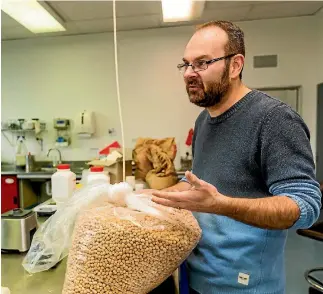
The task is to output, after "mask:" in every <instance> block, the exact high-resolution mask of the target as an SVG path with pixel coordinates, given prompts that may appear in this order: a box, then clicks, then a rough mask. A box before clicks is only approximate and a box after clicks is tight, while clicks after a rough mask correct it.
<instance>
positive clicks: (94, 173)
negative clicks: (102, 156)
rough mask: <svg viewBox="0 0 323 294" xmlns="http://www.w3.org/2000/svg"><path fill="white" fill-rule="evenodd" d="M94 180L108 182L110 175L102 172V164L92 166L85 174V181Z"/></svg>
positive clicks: (91, 181) (90, 181)
mask: <svg viewBox="0 0 323 294" xmlns="http://www.w3.org/2000/svg"><path fill="white" fill-rule="evenodd" d="M96 181H100V182H106V183H108V184H110V177H109V176H108V175H107V174H106V172H104V168H103V166H92V167H91V168H90V171H89V173H88V176H87V183H88V184H90V183H93V182H96Z"/></svg>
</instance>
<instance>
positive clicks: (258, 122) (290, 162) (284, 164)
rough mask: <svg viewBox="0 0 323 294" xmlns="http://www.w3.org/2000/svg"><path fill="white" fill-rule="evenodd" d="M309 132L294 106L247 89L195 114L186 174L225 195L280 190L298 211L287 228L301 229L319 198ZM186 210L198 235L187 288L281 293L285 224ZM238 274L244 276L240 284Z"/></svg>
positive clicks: (314, 211)
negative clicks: (273, 226)
mask: <svg viewBox="0 0 323 294" xmlns="http://www.w3.org/2000/svg"><path fill="white" fill-rule="evenodd" d="M309 137H310V135H309V130H308V128H307V126H306V125H305V123H304V121H303V120H302V118H301V117H300V116H299V115H298V114H297V113H296V112H295V111H293V110H292V109H291V108H290V107H289V106H287V105H286V104H284V103H282V102H281V101H279V100H277V99H274V98H272V97H269V96H268V95H266V94H264V93H262V92H259V91H256V90H253V91H252V92H250V93H249V94H247V95H246V96H245V97H244V98H242V99H241V100H240V101H239V102H238V103H236V104H235V105H234V106H232V107H231V108H230V109H229V110H227V111H226V112H225V113H223V114H221V115H220V116H218V117H215V118H212V117H210V115H209V113H208V112H207V111H206V110H205V111H203V112H202V113H201V114H200V115H199V117H198V118H197V120H196V124H195V131H194V138H193V173H194V174H195V175H196V176H197V177H199V178H201V179H203V180H204V181H206V182H209V183H211V184H212V185H214V186H215V187H216V188H217V189H218V190H219V192H220V193H222V194H224V195H227V196H231V197H245V198H262V197H269V196H272V195H286V196H288V197H290V198H291V199H293V200H294V201H295V202H296V203H297V204H298V206H299V208H300V211H301V216H300V218H299V220H298V221H297V222H296V223H295V225H294V228H306V227H309V226H311V225H312V224H313V223H314V222H315V221H316V219H317V218H318V215H319V210H320V205H321V204H320V203H321V201H320V198H321V193H320V190H319V184H318V183H317V181H316V180H315V167H314V161H313V155H312V151H311V147H310V141H309ZM183 181H186V179H185V178H184V179H183ZM194 215H195V217H196V218H197V220H198V222H199V224H200V226H201V228H202V230H203V235H202V239H201V241H200V243H199V245H198V246H197V247H196V249H195V250H194V252H193V254H192V255H191V256H190V257H189V258H188V269H189V277H190V285H191V287H192V288H193V289H195V290H196V291H198V292H199V293H201V294H208V293H210V294H215V293H216V294H222V293H223V294H224V293H232V294H233V293H244V294H251V293H261V294H282V293H284V288H285V278H284V277H285V276H284V254H283V252H284V245H285V241H286V236H287V231H286V230H283V231H281V230H265V229H260V228H256V227H253V226H250V225H247V224H244V223H241V222H238V221H235V220H233V219H231V218H228V217H224V216H219V215H215V214H206V213H194ZM241 274H242V276H243V277H248V283H247V285H246V284H243V283H241ZM239 277H240V278H239ZM239 281H240V282H239Z"/></svg>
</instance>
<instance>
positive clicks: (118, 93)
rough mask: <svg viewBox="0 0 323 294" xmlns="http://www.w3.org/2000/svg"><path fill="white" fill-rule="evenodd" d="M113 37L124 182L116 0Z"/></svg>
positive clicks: (124, 167) (124, 169) (123, 166)
mask: <svg viewBox="0 0 323 294" xmlns="http://www.w3.org/2000/svg"><path fill="white" fill-rule="evenodd" d="M113 35H114V63H115V72H116V83H117V98H118V108H119V118H120V125H121V142H122V154H123V156H122V158H123V159H122V171H123V181H124V182H125V181H126V152H125V151H126V149H125V141H124V129H123V118H122V110H121V99H120V88H119V69H118V52H117V17H116V0H113Z"/></svg>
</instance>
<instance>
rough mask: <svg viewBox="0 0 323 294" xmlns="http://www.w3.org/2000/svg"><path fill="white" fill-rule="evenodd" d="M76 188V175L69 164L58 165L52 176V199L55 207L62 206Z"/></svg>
mask: <svg viewBox="0 0 323 294" xmlns="http://www.w3.org/2000/svg"><path fill="white" fill-rule="evenodd" d="M75 187H76V175H75V173H73V172H72V171H71V170H70V165H69V164H59V165H58V166H57V171H56V172H55V173H54V174H53V175H52V198H53V200H54V201H55V202H56V203H57V205H61V204H64V203H65V202H66V201H67V200H68V199H69V198H70V197H71V196H72V194H73V192H74V190H75Z"/></svg>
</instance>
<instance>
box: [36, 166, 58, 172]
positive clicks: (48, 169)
mask: <svg viewBox="0 0 323 294" xmlns="http://www.w3.org/2000/svg"><path fill="white" fill-rule="evenodd" d="M40 170H41V171H44V172H49V173H54V172H56V171H57V169H56V168H55V167H42V168H41V169H40Z"/></svg>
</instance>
